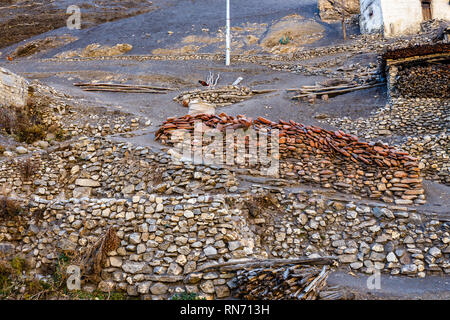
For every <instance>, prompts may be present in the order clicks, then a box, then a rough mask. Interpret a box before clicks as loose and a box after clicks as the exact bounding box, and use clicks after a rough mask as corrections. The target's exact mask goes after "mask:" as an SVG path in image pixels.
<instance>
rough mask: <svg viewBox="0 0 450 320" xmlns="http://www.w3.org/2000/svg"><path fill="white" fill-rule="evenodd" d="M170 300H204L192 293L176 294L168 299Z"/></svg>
mask: <svg viewBox="0 0 450 320" xmlns="http://www.w3.org/2000/svg"><path fill="white" fill-rule="evenodd" d="M170 299H171V300H205V298H201V297H199V296H198V295H197V294H196V293H194V292H182V293H176V294H174V295H173V296H172V298H170Z"/></svg>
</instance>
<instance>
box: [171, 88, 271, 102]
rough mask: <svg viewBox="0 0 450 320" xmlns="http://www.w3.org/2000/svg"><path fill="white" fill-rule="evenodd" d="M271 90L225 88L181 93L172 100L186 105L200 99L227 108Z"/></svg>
mask: <svg viewBox="0 0 450 320" xmlns="http://www.w3.org/2000/svg"><path fill="white" fill-rule="evenodd" d="M270 91H273V90H251V89H250V88H247V87H239V86H225V87H221V88H216V89H206V90H193V91H187V92H183V93H181V94H180V95H178V96H176V97H175V98H174V99H173V100H174V101H176V102H178V103H181V104H184V105H185V104H186V103H185V101H187V102H189V101H191V100H194V99H200V100H201V101H203V102H207V103H212V104H215V105H217V106H227V105H231V104H233V103H238V102H241V101H244V100H247V99H250V98H251V97H252V96H253V95H255V94H260V93H266V92H270Z"/></svg>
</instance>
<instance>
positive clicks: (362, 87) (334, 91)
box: [292, 83, 385, 99]
mask: <svg viewBox="0 0 450 320" xmlns="http://www.w3.org/2000/svg"><path fill="white" fill-rule="evenodd" d="M383 85H385V83H378V84H374V85H366V86H359V87H354V88H348V89H343V90H332V91H324V92H310V93H307V94H301V95H298V96H294V97H292V99H298V98H303V97H308V96H310V95H312V94H316V95H319V96H321V95H324V94H341V93H348V92H352V91H357V90H362V89H369V88H374V87H380V86H383Z"/></svg>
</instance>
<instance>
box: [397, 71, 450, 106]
mask: <svg viewBox="0 0 450 320" xmlns="http://www.w3.org/2000/svg"><path fill="white" fill-rule="evenodd" d="M395 88H396V90H397V91H398V93H399V94H400V95H401V96H403V97H405V98H443V99H448V98H450V65H448V64H431V65H417V66H410V67H407V66H405V67H399V71H398V74H397V79H396V82H395Z"/></svg>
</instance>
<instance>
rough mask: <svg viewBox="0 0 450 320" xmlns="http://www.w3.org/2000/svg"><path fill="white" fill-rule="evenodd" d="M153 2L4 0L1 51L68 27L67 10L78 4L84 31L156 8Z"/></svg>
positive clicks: (0, 10) (0, 7) (0, 22)
mask: <svg viewBox="0 0 450 320" xmlns="http://www.w3.org/2000/svg"><path fill="white" fill-rule="evenodd" d="M150 3H151V1H147V0H126V1H118V0H113V1H100V0H94V1H81V0H75V1H67V0H62V1H51V0H40V1H32V0H4V1H2V2H1V4H0V30H2V36H1V37H0V48H3V47H7V46H9V45H12V44H14V43H17V42H19V41H22V40H25V39H29V38H31V37H33V36H36V35H39V34H42V33H45V32H47V31H50V30H54V29H58V28H61V27H64V26H66V21H67V19H68V18H69V16H70V14H66V10H67V7H68V6H70V5H78V6H79V7H80V9H81V13H82V24H81V27H82V28H91V27H93V26H95V25H98V24H101V23H105V22H109V21H114V20H117V19H122V18H127V17H132V16H135V15H138V14H142V13H145V12H149V11H151V10H153V9H154V7H152V6H151V4H150Z"/></svg>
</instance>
